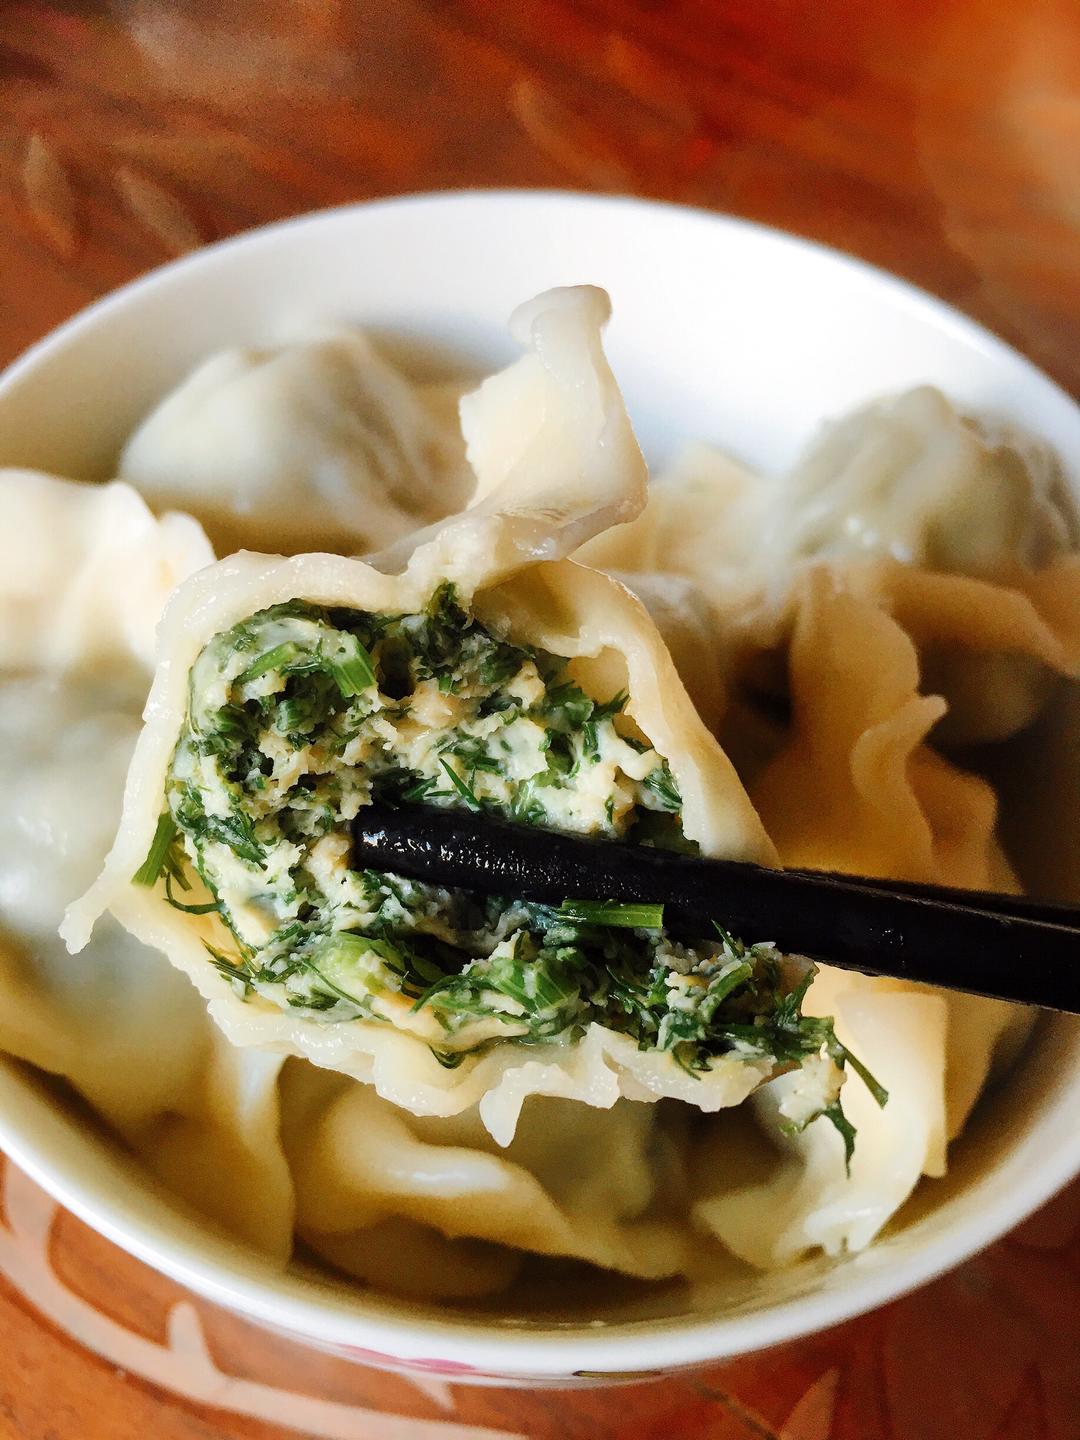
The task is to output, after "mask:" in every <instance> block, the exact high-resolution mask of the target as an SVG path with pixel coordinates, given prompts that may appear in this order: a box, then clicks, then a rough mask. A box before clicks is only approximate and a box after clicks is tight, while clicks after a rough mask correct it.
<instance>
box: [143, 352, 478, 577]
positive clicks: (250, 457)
mask: <svg viewBox="0 0 1080 1440" xmlns="http://www.w3.org/2000/svg"><path fill="white" fill-rule="evenodd" d="M120 475H121V478H122V479H124V480H126V481H128V482H129V483H130V484H131V485H133V486H134V487H135V488H136V489H137V490H138V491H139V493H140V494H142V495H143V496H145V497H146V499H147V500H148V501H149V502H150V503H151V504H152V505H153V506H154V508H155V509H156V510H163V509H167V508H175V509H183V510H187V511H190V512H191V513H192V514H194V515H197V516H198V517H199V519H200V520H201V521H202V522H203V524H204V525H205V526H206V529H207V531H208V533H209V534H210V536H211V538H212V539H213V541H214V544H215V545H216V547H217V549H218V552H219V553H220V554H228V553H229V552H231V551H233V550H237V549H241V548H247V549H252V550H268V551H272V552H281V553H283V554H293V553H296V552H297V551H301V550H320V549H328V550H340V551H344V552H345V553H346V554H361V553H364V552H366V551H369V550H374V549H380V548H382V547H384V546H386V545H389V544H392V543H393V542H394V541H396V540H399V539H400V538H401V537H402V536H405V535H408V534H410V533H411V532H412V531H414V530H416V529H418V528H419V527H420V526H422V525H427V524H429V523H430V522H431V521H433V520H437V519H439V518H440V517H442V516H444V515H448V514H450V513H452V512H453V511H455V510H457V509H459V508H460V507H461V506H462V505H463V504H464V503H465V501H466V499H467V498H468V495H469V491H470V488H471V485H472V477H471V475H470V473H469V469H468V466H467V465H466V464H465V458H464V453H463V446H462V442H461V435H460V432H459V430H458V426H457V417H456V415H452V414H447V413H446V410H445V407H444V406H442V405H441V404H440V403H439V401H438V399H437V398H435V399H433V400H432V401H430V402H429V400H428V398H427V396H426V395H425V393H424V391H423V390H422V388H421V387H418V386H415V385H413V384H412V382H411V381H409V380H408V379H406V377H405V376H404V375H403V374H402V373H401V372H400V371H399V370H397V369H396V368H395V367H394V366H393V365H391V364H390V363H389V362H388V361H387V360H385V359H383V358H382V356H380V355H379V354H378V352H377V350H376V349H375V348H374V347H373V346H372V344H371V342H370V341H369V340H368V339H367V337H366V336H365V335H364V334H363V333H362V332H360V331H358V330H345V329H343V330H338V331H331V332H329V333H326V334H322V335H313V336H311V337H309V338H307V339H302V340H297V341H295V342H293V343H291V344H287V345H281V346H278V347H275V348H270V349H262V350H253V349H247V350H225V351H222V352H221V353H220V354H218V355H214V356H212V357H211V358H210V359H209V360H205V361H203V362H202V364H200V365H199V366H198V367H197V368H196V369H195V370H194V371H193V372H192V373H191V374H190V375H189V376H188V377H187V379H186V380H184V381H183V382H182V383H181V384H180V385H179V386H178V387H177V388H176V389H175V390H173V391H172V392H171V393H170V394H169V395H167V396H166V397H165V399H164V400H162V401H161V402H160V404H159V405H157V406H156V408H155V409H154V410H153V411H152V412H151V413H150V415H148V416H147V417H146V419H145V420H143V422H142V424H141V425H140V426H139V427H138V429H137V430H136V431H135V433H134V434H133V435H132V436H131V438H130V440H129V441H128V443H127V445H126V446H125V447H124V452H123V454H122V456H121V458H120Z"/></svg>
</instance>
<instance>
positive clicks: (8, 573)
mask: <svg viewBox="0 0 1080 1440" xmlns="http://www.w3.org/2000/svg"><path fill="white" fill-rule="evenodd" d="M0 507H2V511H3V516H4V524H3V526H2V527H0V575H2V577H3V579H2V584H0V667H2V668H3V669H5V670H23V669H25V670H31V671H34V670H47V671H54V672H55V671H62V670H79V671H81V672H83V673H86V674H92V675H94V676H95V678H96V679H98V680H99V681H100V680H105V679H114V680H115V679H118V678H120V677H122V676H123V675H124V674H126V673H129V672H130V671H131V669H132V667H134V668H135V669H137V670H138V671H139V672H140V673H141V674H146V673H148V672H149V670H150V669H151V668H152V666H153V663H154V645H155V638H154V632H155V629H156V627H157V622H158V620H159V618H160V616H161V611H162V607H163V606H164V603H165V599H166V597H167V596H168V595H169V594H170V592H171V591H172V590H173V589H175V587H176V586H177V585H178V584H179V583H180V581H181V580H184V579H186V578H187V576H188V575H191V574H193V573H194V571H196V570H198V569H201V568H202V566H204V565H209V564H210V563H211V562H212V560H213V558H214V552H213V550H212V549H211V548H210V542H209V541H208V540H207V538H206V535H205V534H204V532H203V530H202V528H201V527H200V525H199V524H198V522H197V521H195V520H193V519H192V518H191V516H190V515H174V514H167V515H164V516H162V518H161V519H160V520H159V519H155V517H154V516H153V515H152V514H151V512H150V509H149V507H148V506H147V504H146V501H145V500H143V499H142V498H141V497H140V496H139V495H138V494H137V493H136V492H135V491H134V490H133V489H132V488H131V487H130V486H129V485H125V484H123V483H122V482H120V481H113V482H112V483H110V484H108V485H84V484H79V483H76V482H75V481H73V480H61V479H58V478H56V477H55V476H53V475H45V474H42V473H40V472H38V471H36V470H0Z"/></svg>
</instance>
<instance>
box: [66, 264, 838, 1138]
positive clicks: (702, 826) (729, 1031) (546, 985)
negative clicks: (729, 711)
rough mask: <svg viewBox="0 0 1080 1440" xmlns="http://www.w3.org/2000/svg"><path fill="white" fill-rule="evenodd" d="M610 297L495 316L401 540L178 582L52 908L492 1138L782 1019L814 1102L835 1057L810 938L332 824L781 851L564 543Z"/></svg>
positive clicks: (612, 1096) (587, 449)
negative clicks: (729, 925) (373, 814)
mask: <svg viewBox="0 0 1080 1440" xmlns="http://www.w3.org/2000/svg"><path fill="white" fill-rule="evenodd" d="M607 313H608V306H607V299H606V296H604V295H603V293H602V292H599V291H595V290H591V289H587V288H584V289H579V290H568V291H555V292H551V293H550V294H548V295H546V296H542V297H540V298H539V299H538V300H536V301H533V302H531V303H530V304H529V305H528V306H525V307H523V308H522V309H521V310H520V311H519V312H518V313H517V314H516V316H515V318H514V321H513V329H514V332H515V334H516V335H517V337H518V338H519V340H520V341H521V342H522V343H523V345H524V346H525V347H526V349H525V354H524V355H523V357H522V358H521V360H519V361H517V362H516V364H515V365H513V366H511V367H510V368H509V369H508V370H507V371H504V372H502V373H500V374H499V375H496V376H494V377H493V378H492V379H491V380H488V381H486V382H485V383H484V385H483V386H481V388H480V390H479V391H477V392H476V394H475V395H473V396H470V397H467V398H466V399H465V400H464V401H463V402H462V413H463V423H464V431H465V435H466V438H467V441H468V447H469V456H470V460H471V463H472V464H473V467H474V469H475V471H476V474H477V478H478V486H477V495H476V497H475V500H474V503H473V504H472V505H471V506H470V508H469V509H468V510H467V511H465V512H464V513H463V514H461V515H458V516H455V517H453V518H451V519H450V520H448V521H446V522H444V523H443V524H442V525H441V526H438V527H435V529H434V530H433V531H432V532H430V533H429V534H428V535H426V536H424V537H422V542H421V543H420V544H418V545H417V546H416V548H415V549H414V550H413V551H412V553H411V554H409V555H408V556H407V557H406V556H402V555H400V554H398V553H395V554H394V555H393V556H392V557H384V558H383V559H381V560H379V561H378V564H379V565H381V566H383V567H384V568H376V566H375V565H373V564H367V563H365V562H363V561H359V560H350V559H345V558H342V557H336V556H328V555H304V556H297V557H295V558H293V559H292V560H284V561H283V560H273V559H268V558H266V557H263V556H252V555H239V556H235V557H233V558H232V559H230V560H227V561H224V562H222V563H221V564H219V565H218V566H216V567H214V568H212V569H211V570H208V571H207V572H205V573H204V574H203V575H202V576H200V577H196V579H195V581H194V582H193V583H192V584H191V585H189V586H185V587H183V588H182V589H181V590H180V591H179V592H177V595H176V596H175V597H174V600H173V602H172V603H171V605H170V607H169V613H168V616H167V618H166V620H165V621H164V623H163V626H162V631H161V651H160V654H161V664H160V666H159V670H158V675H157V679H156V681H155V686H154V690H153V693H152V695H151V699H150V702H149V706H148V712H147V713H148V715H149V716H150V717H151V718H150V721H149V723H148V726H147V728H146V730H145V732H144V734H143V736H142V738H141V740H140V743H139V747H138V752H137V754H136V757H135V760H134V762H133V765H132V769H131V773H130V777H129V781H128V787H127V796H126V802H125V813H124V818H123V821H122V823H121V827H120V832H119V835H118V838H117V841H116V844H115V846H114V848H113V851H112V853H111V855H110V858H109V861H108V863H107V866H106V870H105V873H104V874H103V876H102V878H101V880H100V881H99V883H98V884H97V885H95V887H93V889H92V891H91V892H90V893H89V894H88V896H87V897H86V898H85V899H84V901H82V902H80V903H79V904H78V905H77V906H75V907H73V909H72V910H71V912H70V914H69V920H68V924H67V927H66V931H65V933H66V935H67V937H68V938H69V940H70V941H71V942H73V943H74V944H76V945H78V944H79V943H81V942H82V941H83V940H84V939H85V937H86V935H87V933H88V930H89V926H90V924H91V923H92V921H93V919H94V918H95V916H96V915H97V914H99V913H100V911H101V910H102V909H103V908H105V907H109V908H110V909H111V910H112V911H113V913H114V914H115V915H116V916H117V917H118V918H120V919H121V920H122V922H123V923H124V924H125V925H127V926H128V927H129V929H131V930H132V931H133V932H134V933H135V934H136V935H138V936H139V937H140V938H141V939H143V940H144V941H145V942H146V943H149V944H153V945H156V946H158V947H159V948H161V949H163V950H164V951H165V952H166V953H167V954H168V955H169V957H170V958H171V959H172V960H173V961H174V963H176V964H177V965H179V966H180V967H181V968H182V969H184V970H186V971H187V972H188V973H189V974H190V975H191V976H192V978H193V979H194V981H195V983H196V985H197V986H198V987H199V989H200V990H201V991H202V993H203V994H204V995H205V996H206V997H207V999H208V1000H209V1001H210V1006H211V1011H212V1013H213V1015H214V1017H215V1018H216V1019H217V1020H218V1022H219V1023H220V1024H221V1025H222V1026H223V1027H224V1028H225V1030H226V1032H227V1033H228V1034H229V1036H230V1038H231V1039H233V1040H234V1042H236V1043H237V1044H258V1045H263V1046H273V1047H274V1048H276V1049H279V1050H287V1051H289V1052H290V1053H293V1054H296V1055H302V1056H306V1057H308V1058H310V1059H312V1060H314V1061H315V1062H316V1063H317V1064H320V1065H322V1066H325V1067H327V1068H330V1069H335V1070H339V1071H341V1072H343V1073H345V1074H347V1075H351V1076H353V1077H354V1078H357V1079H360V1080H367V1081H370V1082H372V1083H373V1084H374V1086H375V1088H376V1089H377V1090H378V1092H379V1093H380V1094H381V1095H383V1096H384V1097H385V1098H388V1099H391V1100H393V1101H395V1102H396V1103H397V1104H399V1105H401V1106H403V1107H404V1108H406V1109H408V1110H410V1111H412V1112H413V1113H415V1114H417V1115H443V1116H449V1115H455V1114H458V1113H461V1112H462V1111H464V1110H467V1109H469V1108H471V1107H472V1106H474V1105H477V1104H478V1105H479V1112H480V1115H481V1117H482V1119H483V1120H484V1122H485V1124H486V1125H487V1127H488V1130H489V1131H490V1133H491V1134H492V1135H493V1136H494V1137H495V1138H496V1139H497V1140H498V1141H499V1142H500V1143H502V1144H506V1143H508V1142H509V1141H510V1139H511V1138H512V1136H513V1134H514V1129H515V1126H516V1123H517V1119H518V1115H519V1113H520V1110H521V1107H522V1104H523V1103H524V1101H525V1099H526V1098H527V1097H528V1096H529V1095H531V1094H548V1095H554V1096H563V1097H567V1098H574V1099H577V1100H581V1101H584V1102H585V1103H587V1104H591V1105H595V1106H600V1107H603V1108H607V1107H610V1106H611V1105H613V1104H614V1103H615V1101H616V1100H617V1099H618V1098H619V1097H620V1096H625V1097H628V1098H632V1099H636V1100H657V1099H660V1098H663V1097H675V1098H679V1099H682V1100H685V1101H688V1102H689V1103H691V1104H693V1105H695V1106H696V1107H698V1108H700V1109H703V1110H716V1109H719V1108H721V1107H725V1106H729V1105H734V1104H738V1103H740V1102H741V1101H742V1100H743V1099H744V1098H745V1097H746V1096H747V1095H748V1094H750V1093H751V1092H752V1091H753V1090H754V1089H755V1088H756V1087H757V1086H758V1085H759V1084H761V1083H762V1082H763V1081H764V1080H766V1079H768V1078H770V1077H771V1076H772V1075H773V1074H775V1073H776V1071H777V1069H778V1068H779V1067H780V1066H781V1065H782V1064H788V1063H791V1057H792V1056H793V1055H794V1056H796V1057H797V1056H798V1055H799V1053H800V1052H799V1045H800V1044H805V1047H806V1049H805V1057H804V1058H805V1061H806V1063H807V1075H808V1077H812V1085H813V1087H816V1090H817V1092H818V1100H819V1104H818V1106H817V1110H818V1111H823V1112H824V1111H828V1110H830V1109H831V1108H833V1107H834V1104H835V1101H836V1098H837V1095H838V1093H839V1088H840V1083H841V1080H842V1078H843V1073H842V1070H841V1069H840V1067H839V1065H838V1064H837V1062H836V1061H835V1060H834V1059H833V1058H832V1056H833V1052H828V1053H826V1051H825V1049H824V1048H823V1045H824V1042H823V1038H822V1036H821V1035H820V1034H819V1033H818V1032H817V1031H814V1030H813V1029H812V1027H811V1029H800V1028H799V1027H800V1025H801V1022H800V1021H799V1019H798V1014H797V1002H796V1001H792V1000H791V998H790V997H791V996H792V994H793V993H795V992H797V995H801V994H802V993H803V991H804V989H805V984H806V983H808V981H809V978H810V972H809V971H808V968H807V964H806V962H805V961H798V960H796V959H793V958H790V957H783V956H780V955H778V954H777V953H776V952H775V950H774V949H773V947H771V946H769V945H760V946H758V945H752V944H751V945H743V944H742V943H741V942H739V941H737V940H733V939H732V938H731V937H728V936H726V935H725V934H724V933H723V932H722V931H720V932H718V934H717V937H716V939H715V940H711V941H704V942H702V943H701V944H695V945H690V946H688V945H683V944H679V943H677V942H675V941H674V940H673V939H672V938H671V937H670V936H668V935H667V934H666V932H664V931H663V930H662V928H661V927H660V924H659V922H658V921H655V920H654V921H653V922H652V923H651V924H644V925H643V924H642V923H640V921H635V920H634V919H633V918H632V917H631V918H626V917H621V916H619V917H615V918H612V920H611V924H610V925H608V924H606V923H605V916H604V914H593V915H586V916H578V917H577V919H576V920H574V919H571V918H570V917H568V916H567V915H566V914H564V913H562V912H561V911H559V910H557V909H556V910H551V909H549V908H546V907H536V906H528V905H525V904H523V903H520V902H513V901H510V902H506V901H503V902H498V901H481V900H479V899H478V898H477V897H474V896H469V895H467V894H465V893H463V892H447V891H445V890H439V889H438V888H437V887H433V886H425V885H422V884H420V883H419V882H408V881H405V880H403V879H402V878H401V877H397V876H392V875H391V876H384V875H380V874H377V873H373V872H363V871H358V870H356V869H355V868H353V866H352V864H351V844H350V833H349V823H350V820H351V818H352V817H353V816H355V814H356V813H357V811H358V809H359V808H360V807H361V806H364V805H367V804H370V803H372V801H373V800H377V799H381V798H385V799H388V800H390V801H392V802H395V803H397V802H402V801H404V802H407V803H422V804H433V805H441V806H451V807H452V806H469V807H471V808H484V809H488V810H490V811H492V812H494V813H497V814H502V815H507V816H510V817H512V818H514V819H515V820H517V821H519V822H521V823H533V824H540V825H547V826H551V827H553V828H556V829H561V830H566V831H570V832H576V833H579V834H587V835H601V836H606V837H609V838H612V839H616V838H618V839H624V840H630V841H631V842H635V841H636V842H638V843H651V844H676V845H690V846H696V847H699V848H700V849H701V850H702V851H703V852H705V853H707V854H714V855H725V856H728V857H731V858H736V859H747V860H756V861H759V862H764V863H771V862H772V860H773V858H774V852H773V849H772V845H771V843H770V841H769V839H768V837H767V835H766V833H765V831H764V828H763V827H762V825H761V822H760V820H759V819H758V817H757V815H756V813H755V811H754V808H753V806H752V804H751V803H750V801H749V799H748V797H747V795H746V792H745V790H744V789H743V786H742V784H741V783H740V781H739V779H738V777H737V776H736V774H735V771H734V769H733V767H732V766H731V764H730V762H729V761H728V759H727V757H726V756H725V754H724V752H723V751H722V750H721V748H720V746H719V745H718V743H717V742H716V740H715V739H714V738H713V737H712V736H711V734H710V733H709V731H708V730H707V729H706V727H705V725H704V724H703V722H702V721H701V719H700V717H699V716H698V715H697V713H696V711H695V710H694V707H693V705H692V703H691V701H690V699H689V697H688V695H687V693H686V691H685V689H684V688H683V686H682V684H681V683H680V682H679V679H678V677H677V674H676V672H675V668H674V665H673V663H672V660H671V657H670V655H669V653H668V651H667V649H666V648H665V646H664V644H663V641H662V639H661V637H660V635H659V633H658V632H657V630H656V628H655V626H654V625H653V624H652V622H651V621H650V619H649V616H648V613H647V611H646V610H645V608H644V607H643V606H642V604H641V603H640V602H639V601H638V600H636V599H635V598H634V597H633V596H632V595H631V594H630V593H629V591H627V590H626V589H625V588H624V587H622V586H621V585H619V584H618V583H617V582H616V581H614V580H613V579H611V578H610V577H608V576H605V575H603V574H601V573H599V572H598V571H595V570H590V569H587V568H586V567H584V566H581V565H577V564H575V563H573V562H570V561H567V560H565V559H563V558H561V557H562V556H563V555H564V554H565V551H566V550H568V549H571V548H574V547H576V546H577V545H579V544H580V543H581V542H582V541H583V540H584V539H586V538H587V537H588V536H589V535H590V534H592V533H595V532H596V531H597V530H598V529H599V528H602V527H603V526H606V525H609V524H612V523H617V522H618V521H620V520H623V519H629V518H631V517H632V516H633V515H634V514H635V513H636V511H637V510H638V509H639V508H640V505H641V503H642V500H643V497H644V480H645V475H644V465H643V462H642V459H641V456H640V453H639V451H638V448H637V444H636V442H635V440H634V436H633V432H632V430H631V428H630V424H629V421H628V420H627V417H626V413H625V410H624V408H623V404H622V399H621V396H620V395H619V392H618V389H617V387H616V385H615V382H614V379H613V377H612V376H611V372H610V370H609V369H608V366H607V362H606V360H605V358H604V355H603V352H602V349H601V347H600V340H599V337H600V329H601V326H602V324H603V323H604V321H605V320H606V318H607ZM133 877H135V879H134V880H133ZM185 887H186V888H185ZM568 898H569V897H568ZM600 908H601V911H603V908H604V907H600ZM754 938H755V937H747V939H748V940H753V939H754ZM643 977H647V978H643ZM755 1020H757V1021H758V1022H760V1023H758V1024H757V1025H756V1026H755V1025H752V1024H751V1025H748V1024H747V1022H748V1021H755ZM789 1024H790V1025H791V1026H792V1027H794V1028H793V1030H792V1033H791V1034H790V1035H788V1034H787V1032H786V1031H785V1036H784V1039H783V1043H781V1041H780V1039H779V1037H778V1035H777V1033H776V1031H775V1027H777V1026H786V1025H789ZM770 1026H772V1027H774V1028H773V1029H770ZM781 1051H782V1052H783V1054H784V1057H785V1058H784V1060H783V1061H780V1060H779V1059H778V1056H779V1054H780V1053H781ZM811 1062H813V1063H811ZM808 1083H809V1082H808ZM812 1113H816V1112H814V1111H812V1109H810V1108H808V1109H807V1110H806V1112H805V1117H804V1118H805V1119H806V1120H807V1121H808V1120H809V1118H810V1117H811V1114H812Z"/></svg>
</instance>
